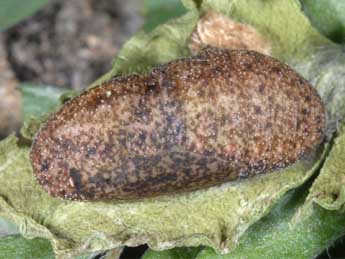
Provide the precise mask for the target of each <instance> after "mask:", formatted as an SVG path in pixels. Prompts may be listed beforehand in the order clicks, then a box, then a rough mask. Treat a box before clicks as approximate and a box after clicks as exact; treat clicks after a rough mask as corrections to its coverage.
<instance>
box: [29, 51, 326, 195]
mask: <svg viewBox="0 0 345 259" xmlns="http://www.w3.org/2000/svg"><path fill="white" fill-rule="evenodd" d="M324 128H325V110H324V105H323V104H322V102H321V99H320V97H319V96H318V94H317V92H316V90H315V89H314V88H313V87H312V86H310V85H309V84H308V82H307V81H306V80H304V79H303V78H301V77H300V76H299V75H298V74H297V73H296V72H294V71H293V70H292V69H291V68H289V67H288V66H287V65H284V64H282V63H281V62H279V61H278V60H276V59H274V58H272V57H269V56H265V55H263V54H259V53H257V52H254V51H248V50H222V49H216V48H206V49H205V50H203V51H202V52H200V53H199V54H198V55H196V56H192V57H189V58H182V59H178V60H175V61H172V62H169V63H167V64H164V65H161V66H159V67H157V68H154V69H153V70H152V71H151V72H150V73H148V74H147V75H129V76H126V77H117V78H114V79H113V80H112V81H110V82H108V83H105V84H104V85H102V86H100V87H96V88H93V89H90V90H88V91H86V92H84V93H83V94H82V95H80V96H78V97H76V98H74V99H72V100H71V101H69V102H67V103H66V104H65V105H64V106H63V107H62V108H61V109H60V110H59V111H58V112H57V113H56V114H53V115H52V116H51V117H50V118H49V119H48V120H47V122H46V123H45V124H44V125H43V126H42V128H41V129H40V131H39V132H38V134H37V136H36V138H35V140H34V143H33V145H32V149H31V162H32V166H33V169H34V173H35V175H36V177H37V180H38V182H39V183H40V184H41V185H42V186H43V188H44V189H45V190H46V191H47V192H49V193H50V194H51V195H52V196H55V197H60V198H64V199H72V200H109V199H137V198H142V197H152V196H157V195H162V194H169V193H178V192H185V191H192V190H196V189H200V188H206V187H209V186H214V185H217V184H220V183H223V182H226V181H232V180H236V179H238V178H247V177H252V176H254V175H257V174H261V173H266V172H270V171H273V170H275V169H278V168H282V167H285V166H288V165H290V164H292V163H294V162H296V161H297V160H298V159H300V158H301V157H302V156H303V155H305V154H308V153H309V152H311V151H313V150H314V149H315V148H316V147H317V145H318V144H319V143H320V142H321V141H322V140H323V136H324Z"/></svg>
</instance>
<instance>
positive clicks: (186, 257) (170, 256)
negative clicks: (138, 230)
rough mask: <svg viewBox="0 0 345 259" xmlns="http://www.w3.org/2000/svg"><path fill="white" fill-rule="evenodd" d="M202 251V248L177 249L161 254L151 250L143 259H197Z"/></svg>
mask: <svg viewBox="0 0 345 259" xmlns="http://www.w3.org/2000/svg"><path fill="white" fill-rule="evenodd" d="M202 249H203V248H202V247H176V248H173V249H170V250H165V251H160V252H156V251H153V250H151V249H149V250H147V251H146V252H145V254H144V256H143V257H142V259H195V258H197V257H198V254H199V252H200V251H202Z"/></svg>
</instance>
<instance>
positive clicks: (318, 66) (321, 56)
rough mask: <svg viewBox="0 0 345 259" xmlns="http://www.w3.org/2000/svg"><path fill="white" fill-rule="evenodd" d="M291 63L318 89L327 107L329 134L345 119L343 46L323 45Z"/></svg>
mask: <svg viewBox="0 0 345 259" xmlns="http://www.w3.org/2000/svg"><path fill="white" fill-rule="evenodd" d="M291 65H292V66H293V67H294V68H295V69H296V70H297V71H298V72H299V73H300V74H301V75H303V76H304V77H305V78H307V79H308V80H309V81H310V83H311V84H312V85H314V86H315V88H316V89H317V90H318V93H319V94H320V96H321V98H322V100H323V102H324V103H325V105H326V109H327V136H328V138H331V136H332V134H333V133H334V132H335V131H336V130H337V129H338V128H339V125H341V123H342V122H344V119H345V88H344V85H345V70H344V67H345V53H344V51H343V50H342V47H341V46H333V47H323V48H319V49H317V51H315V52H314V53H313V54H311V55H309V56H307V57H306V58H305V59H304V60H303V61H300V62H298V63H294V62H293V63H291Z"/></svg>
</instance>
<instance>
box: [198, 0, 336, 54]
mask: <svg viewBox="0 0 345 259" xmlns="http://www.w3.org/2000/svg"><path fill="white" fill-rule="evenodd" d="M201 8H202V10H203V11H204V12H206V11H208V10H210V9H212V10H215V11H217V12H220V13H222V14H225V15H226V16H229V17H231V18H233V19H235V20H237V21H239V22H242V23H245V24H249V25H251V26H253V27H254V28H255V29H256V30H258V31H259V32H260V33H262V35H264V36H265V37H266V38H268V39H269V40H270V42H271V44H272V50H273V53H272V54H273V56H275V57H277V58H279V59H281V60H283V61H291V60H300V59H303V58H304V57H305V56H307V55H308V54H310V53H313V52H314V50H315V48H317V47H319V46H325V45H330V44H331V43H330V42H329V41H328V40H327V39H326V38H324V37H322V36H321V35H320V34H319V33H318V32H317V31H316V30H315V29H314V28H313V27H312V26H311V25H310V23H309V20H308V19H307V18H306V17H305V16H304V14H303V13H302V11H301V5H300V3H299V1H297V0H290V1H279V0H273V1H264V0H247V1H235V0H204V1H203V2H202V5H201Z"/></svg>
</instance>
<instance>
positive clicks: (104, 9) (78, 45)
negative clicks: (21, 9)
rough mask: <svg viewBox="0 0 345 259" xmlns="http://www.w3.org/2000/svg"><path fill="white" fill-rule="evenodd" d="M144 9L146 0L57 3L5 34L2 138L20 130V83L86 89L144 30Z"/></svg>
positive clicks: (0, 39)
mask: <svg viewBox="0 0 345 259" xmlns="http://www.w3.org/2000/svg"><path fill="white" fill-rule="evenodd" d="M141 10H142V0H126V1H123V0H52V1H50V3H49V4H48V5H46V6H45V7H44V8H43V9H41V10H40V11H38V12H36V13H35V14H34V15H33V16H31V17H29V18H27V19H26V20H24V21H22V22H20V23H19V24H17V25H15V26H13V27H11V28H10V29H8V30H6V31H4V32H1V33H0V99H1V102H0V139H1V138H3V137H5V136H7V135H8V134H9V133H10V132H13V131H18V129H19V127H20V125H21V116H20V115H21V99H20V94H19V91H18V90H17V88H18V87H20V83H21V82H30V83H34V84H43V85H53V86H61V87H67V88H72V89H75V90H82V89H84V88H86V87H87V86H88V85H90V84H91V83H92V82H93V81H95V80H96V79H97V78H99V77H100V76H101V75H102V74H104V73H106V72H107V71H108V70H109V69H110V68H111V64H112V60H113V58H114V57H115V56H116V54H117V52H118V50H119V49H120V48H121V47H122V45H123V44H124V42H125V41H126V40H127V39H128V38H129V37H130V36H131V35H133V34H134V33H135V32H136V31H137V30H139V29H140V27H141V26H142V24H143V17H141V16H140V12H141ZM10 111H11V112H10Z"/></svg>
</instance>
